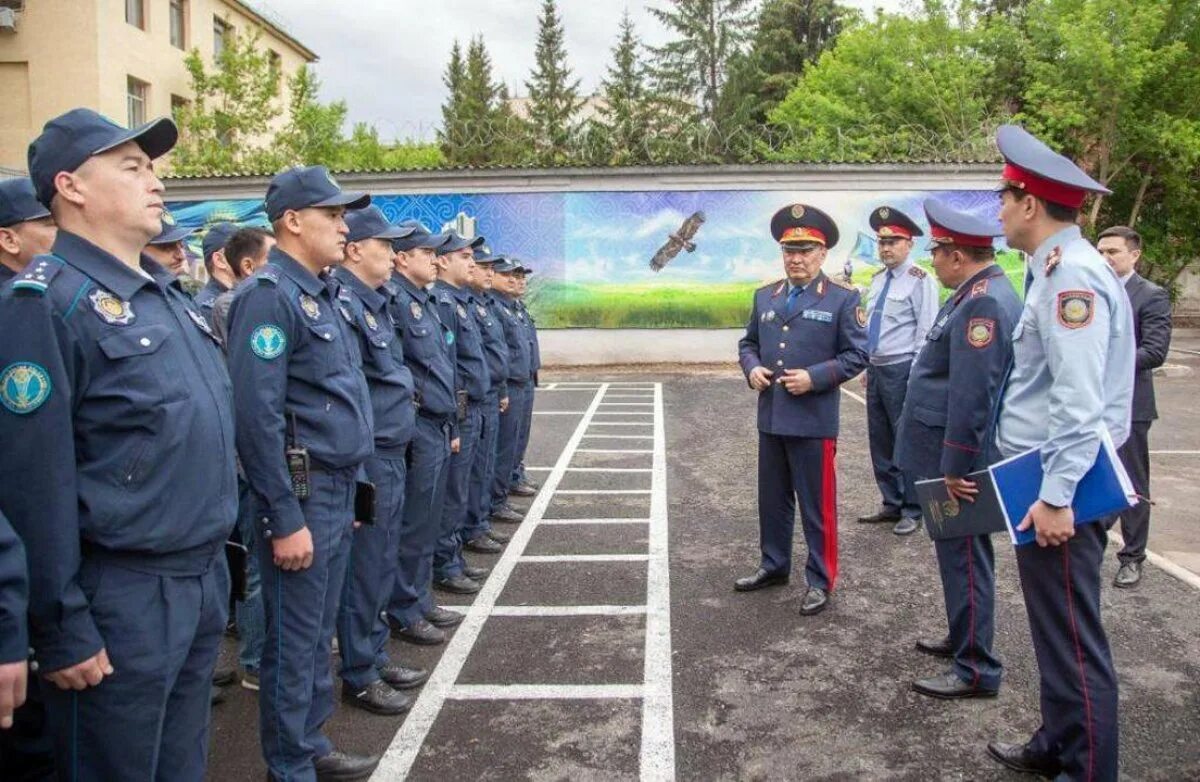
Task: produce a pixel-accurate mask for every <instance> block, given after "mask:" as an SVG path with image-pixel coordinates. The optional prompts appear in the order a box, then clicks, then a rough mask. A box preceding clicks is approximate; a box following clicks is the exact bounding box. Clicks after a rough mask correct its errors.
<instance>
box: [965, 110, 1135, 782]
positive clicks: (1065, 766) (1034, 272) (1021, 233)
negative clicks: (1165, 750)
mask: <svg viewBox="0 0 1200 782" xmlns="http://www.w3.org/2000/svg"><path fill="white" fill-rule="evenodd" d="M997 141H998V144H999V147H1000V154H1001V155H1003V156H1004V159H1005V161H1006V165H1005V166H1004V174H1003V177H1004V181H1003V184H1002V190H1001V205H1000V222H1001V223H1003V225H1004V236H1005V238H1006V239H1007V240H1008V246H1009V247H1012V248H1014V249H1017V250H1020V251H1022V252H1024V253H1027V254H1028V255H1029V256H1030V258H1029V261H1028V264H1029V266H1028V272H1027V275H1026V279H1027V280H1030V284H1029V285H1028V286H1027V288H1026V290H1027V293H1026V295H1025V307H1024V309H1023V310H1022V312H1021V319H1020V321H1019V322H1018V323H1017V327H1016V329H1015V330H1014V331H1013V368H1012V374H1011V375H1010V376H1009V379H1008V384H1007V387H1006V389H1005V391H1004V396H1003V401H1002V402H1001V407H1000V418H999V422H998V427H997V432H996V443H997V445H998V447H999V449H1000V454H1001V456H1003V457H1005V458H1007V457H1009V456H1014V455H1016V454H1018V453H1022V452H1024V451H1027V450H1029V449H1031V448H1039V449H1041V456H1042V470H1043V473H1044V475H1043V478H1042V486H1041V491H1040V493H1039V495H1038V497H1039V499H1038V500H1037V502H1035V503H1034V504H1033V505H1032V506H1030V508H1029V512H1028V513H1027V514H1026V516H1025V518H1024V520H1022V522H1021V523H1020V525H1019V526H1018V528H1019V529H1022V530H1025V529H1029V528H1030V527H1032V528H1033V529H1035V530H1036V533H1037V545H1032V544H1030V545H1027V546H1018V547H1017V550H1016V554H1017V569H1018V571H1019V572H1020V576H1021V592H1022V594H1023V595H1024V598H1025V610H1026V611H1027V612H1028V614H1029V629H1030V631H1031V635H1032V637H1033V646H1034V651H1035V652H1036V653H1037V661H1038V672H1039V674H1040V676H1041V705H1042V725H1041V727H1040V728H1038V730H1037V732H1036V733H1034V735H1033V738H1031V739H1030V740H1029V741H1028V742H1027V743H1025V744H1001V743H998V742H993V743H990V744H989V745H988V751H989V753H990V754H991V755H992V757H993V758H995V759H996V760H997V761H999V762H1000V763H1003V764H1004V765H1006V766H1008V767H1010V768H1014V769H1017V770H1019V771H1027V772H1032V773H1039V774H1042V775H1044V776H1056V775H1058V774H1062V775H1064V776H1065V777H1066V778H1068V779H1087V780H1115V779H1116V778H1117V774H1118V765H1117V747H1118V729H1117V675H1116V671H1115V670H1114V669H1113V662H1112V653H1111V651H1110V650H1109V645H1108V638H1107V636H1106V635H1105V633H1104V625H1103V623H1102V622H1101V618H1100V565H1101V563H1102V562H1103V560H1104V547H1105V543H1106V542H1107V540H1108V536H1107V530H1106V529H1105V525H1104V524H1084V525H1082V526H1080V527H1076V526H1075V514H1074V511H1072V509H1071V502H1072V500H1073V499H1074V497H1075V487H1076V484H1078V482H1079V480H1080V478H1082V477H1083V475H1084V474H1085V473H1086V472H1087V471H1088V470H1089V469H1091V467H1092V465H1093V464H1094V463H1095V461H1096V454H1097V452H1098V451H1099V449H1100V440H1101V433H1102V430H1103V429H1107V430H1108V433H1109V434H1110V435H1111V436H1112V440H1113V443H1114V444H1116V445H1117V446H1118V447H1119V446H1120V445H1121V444H1122V443H1124V442H1125V440H1126V438H1128V436H1129V414H1130V412H1129V411H1130V403H1131V401H1132V399H1133V376H1134V354H1135V352H1136V350H1135V344H1134V332H1133V317H1132V315H1131V314H1130V309H1129V297H1128V295H1127V294H1126V293H1125V291H1124V290H1122V289H1121V283H1120V281H1119V280H1118V279H1117V277H1116V275H1115V274H1113V273H1112V270H1111V269H1109V268H1108V266H1107V264H1105V262H1104V259H1103V258H1102V257H1101V256H1100V254H1099V253H1098V252H1096V249H1095V248H1094V247H1092V246H1091V244H1089V243H1088V242H1087V240H1086V239H1084V238H1083V236H1082V234H1081V233H1080V231H1079V226H1078V225H1077V224H1076V219H1077V218H1078V216H1079V208H1080V207H1081V206H1082V205H1083V201H1084V199H1085V198H1086V197H1087V194H1088V193H1107V192H1108V190H1106V189H1105V188H1104V187H1103V186H1102V185H1101V184H1100V183H1098V182H1096V181H1095V180H1093V179H1092V178H1091V177H1089V176H1088V175H1087V174H1085V173H1083V171H1081V170H1080V169H1079V168H1077V167H1076V166H1075V164H1074V163H1072V162H1071V161H1070V160H1068V159H1067V158H1065V157H1063V156H1061V155H1058V154H1056V153H1054V152H1053V151H1051V150H1050V149H1049V148H1048V147H1047V146H1046V145H1045V144H1043V143H1042V142H1040V141H1038V140H1037V139H1036V138H1034V137H1033V136H1031V135H1029V134H1028V133H1027V132H1025V131H1024V130H1023V129H1021V128H1019V127H1017V126H1015V125H1004V126H1002V127H1001V128H1000V130H999V133H998V135H997Z"/></svg>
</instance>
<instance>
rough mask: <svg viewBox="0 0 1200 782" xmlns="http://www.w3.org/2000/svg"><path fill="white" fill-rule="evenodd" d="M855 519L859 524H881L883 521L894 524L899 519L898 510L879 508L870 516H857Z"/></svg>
mask: <svg viewBox="0 0 1200 782" xmlns="http://www.w3.org/2000/svg"><path fill="white" fill-rule="evenodd" d="M857 521H858V523H859V524H883V523H884V522H889V523H892V524H895V523H896V522H897V521H900V511H898V510H892V509H890V508H880V509H879V510H878V511H876V512H875V513H872V514H871V515H870V516H859V517H858V519H857Z"/></svg>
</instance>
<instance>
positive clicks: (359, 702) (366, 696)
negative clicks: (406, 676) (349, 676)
mask: <svg viewBox="0 0 1200 782" xmlns="http://www.w3.org/2000/svg"><path fill="white" fill-rule="evenodd" d="M342 700H343V701H344V702H346V703H349V704H350V705H351V706H354V707H355V708H358V709H362V710H363V711H369V712H371V713H372V714H383V715H385V716H394V715H396V714H403V713H404V712H406V711H408V710H409V708H410V707H411V706H412V699H410V698H409V697H408V696H407V695H402V694H400V693H399V692H397V691H396V689H395V688H394V687H392V686H391V685H389V684H388V683H387V682H385V681H384V680H383V679H376V680H375V681H373V682H371V683H370V684H368V685H367V687H366V689H364V690H360V691H358V692H355V691H354V689H353V688H352V687H347V686H346V685H345V684H343V685H342Z"/></svg>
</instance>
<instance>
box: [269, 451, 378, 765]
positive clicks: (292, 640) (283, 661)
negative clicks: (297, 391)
mask: <svg viewBox="0 0 1200 782" xmlns="http://www.w3.org/2000/svg"><path fill="white" fill-rule="evenodd" d="M356 474H357V470H355V469H353V468H351V469H346V470H339V471H337V472H317V471H314V472H313V473H312V474H311V475H310V476H309V487H310V489H309V490H310V496H309V498H308V499H306V500H303V501H302V502H301V503H300V504H301V510H302V511H303V513H304V522H305V524H306V525H307V527H308V531H309V533H310V534H311V535H312V541H313V561H312V565H311V566H309V567H308V568H307V569H305V570H290V571H289V570H280V569H279V568H278V567H276V565H275V562H274V557H273V550H272V548H271V540H270V539H269V538H261V537H260V539H259V542H261V543H262V546H261V548H260V549H259V565H260V567H261V569H262V584H263V586H262V589H263V605H264V607H265V609H266V618H267V643H266V646H265V647H264V648H263V657H262V668H261V670H260V672H259V681H260V686H261V689H260V691H259V694H258V707H259V708H258V723H259V724H258V727H259V736H260V740H261V742H262V749H263V757H264V758H265V759H266V761H267V768H268V770H269V771H270V773H271V776H272V778H273V779H275V780H288V782H315V780H316V772H315V771H314V769H313V760H315V759H316V758H320V757H324V756H325V755H328V754H329V753H330V752H332V751H333V744H332V743H331V742H330V741H329V739H328V738H326V736H325V735H324V734H323V733H322V732H321V727H322V726H323V725H324V724H325V721H326V720H328V719H329V717H330V716H332V715H333V710H334V701H333V675H332V672H331V670H330V664H331V660H330V651H331V650H330V646H331V644H330V641H331V640H332V639H333V634H334V631H335V622H336V619H337V612H338V604H339V602H340V599H341V595H342V582H343V581H344V579H345V576H346V562H347V559H348V558H349V555H350V540H351V533H352V531H353V523H354V518H353V517H354V490H355V476H356Z"/></svg>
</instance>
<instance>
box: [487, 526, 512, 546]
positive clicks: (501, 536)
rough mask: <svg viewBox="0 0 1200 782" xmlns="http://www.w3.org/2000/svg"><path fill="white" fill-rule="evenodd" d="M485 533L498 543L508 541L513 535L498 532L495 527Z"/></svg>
mask: <svg viewBox="0 0 1200 782" xmlns="http://www.w3.org/2000/svg"><path fill="white" fill-rule="evenodd" d="M483 534H484V535H486V536H487V537H489V538H491V539H492V540H494V541H496V542H497V543H507V542H508V541H510V540H512V535H506V534H504V533H503V532H497V531H496V530H494V529H490V530H488V531H487V532H485V533H483Z"/></svg>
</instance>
